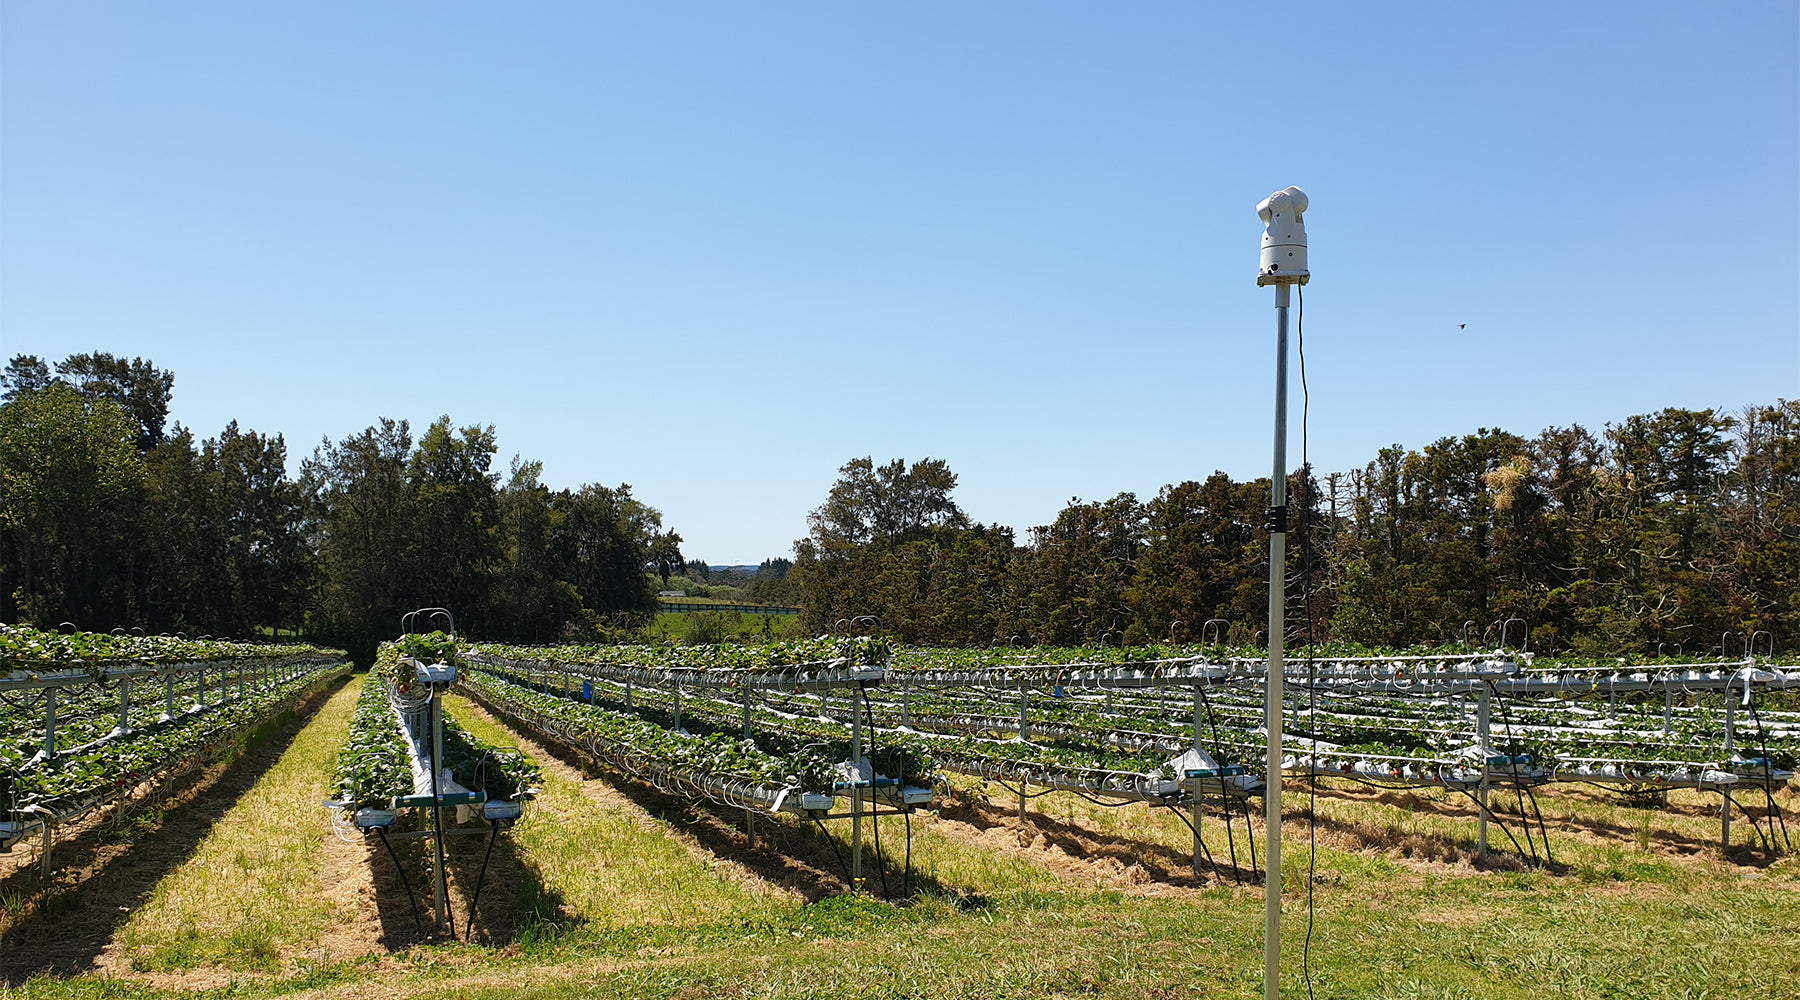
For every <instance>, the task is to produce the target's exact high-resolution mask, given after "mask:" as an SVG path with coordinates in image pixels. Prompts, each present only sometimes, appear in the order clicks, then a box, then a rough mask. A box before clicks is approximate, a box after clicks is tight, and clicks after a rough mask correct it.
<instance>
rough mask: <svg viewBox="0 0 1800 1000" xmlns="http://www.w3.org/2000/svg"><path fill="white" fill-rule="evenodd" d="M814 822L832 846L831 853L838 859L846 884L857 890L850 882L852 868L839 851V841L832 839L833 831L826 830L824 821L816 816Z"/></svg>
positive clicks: (826, 841)
mask: <svg viewBox="0 0 1800 1000" xmlns="http://www.w3.org/2000/svg"><path fill="white" fill-rule="evenodd" d="M812 821H813V823H814V824H816V825H817V826H818V828H819V833H821V834H823V835H824V837H825V843H827V844H830V845H831V853H832V854H833V855H835V856H836V857H837V863H838V870H840V871H842V872H843V873H844V884H845V885H847V886H850V887H851V888H855V886H853V885H851V882H850V866H849V865H848V864H847V863H845V861H844V855H843V852H841V851H839V850H838V846H837V841H835V840H833V839H832V838H831V831H830V830H827V829H825V823H824V821H823V820H821V819H819V817H817V816H814V817H813V818H812Z"/></svg>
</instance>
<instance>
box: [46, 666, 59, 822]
mask: <svg viewBox="0 0 1800 1000" xmlns="http://www.w3.org/2000/svg"><path fill="white" fill-rule="evenodd" d="M44 756H45V757H55V756H56V686H55V685H54V684H53V685H51V686H50V687H47V688H45V689H44ZM44 828H45V829H49V825H48V824H45V827H44Z"/></svg>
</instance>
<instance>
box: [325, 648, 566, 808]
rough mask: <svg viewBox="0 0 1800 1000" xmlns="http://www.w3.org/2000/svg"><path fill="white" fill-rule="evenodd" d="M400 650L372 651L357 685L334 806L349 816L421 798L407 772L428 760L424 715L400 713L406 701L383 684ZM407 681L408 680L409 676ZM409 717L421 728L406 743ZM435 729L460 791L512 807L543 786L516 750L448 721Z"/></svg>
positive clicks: (387, 682)
mask: <svg viewBox="0 0 1800 1000" xmlns="http://www.w3.org/2000/svg"><path fill="white" fill-rule="evenodd" d="M400 645H401V644H398V643H387V644H383V646H382V647H381V649H380V650H379V651H378V652H377V656H376V663H377V669H375V670H372V671H370V673H369V675H368V677H367V678H365V679H364V682H363V690H362V693H361V695H360V696H359V698H358V700H357V707H356V713H355V715H354V716H353V717H352V719H351V726H350V735H349V736H348V737H347V738H346V739H345V742H344V745H343V747H342V748H341V749H340V750H339V752H338V766H337V774H336V780H335V788H336V789H337V801H339V802H343V803H345V804H346V806H347V807H349V808H351V809H363V808H386V807H388V806H389V805H390V804H391V803H392V802H393V800H394V799H395V798H397V797H401V796H406V795H412V794H415V793H424V791H425V790H424V789H415V788H414V773H415V768H414V766H413V765H414V758H415V757H418V758H419V759H421V760H423V759H426V758H428V757H429V755H430V736H429V734H428V733H426V732H425V731H424V729H423V727H424V726H425V721H424V713H423V712H422V711H416V712H413V713H411V714H409V713H408V712H406V711H403V710H402V709H401V708H400V707H399V705H397V704H396V702H397V701H399V702H403V703H406V704H411V703H412V700H411V699H409V698H407V697H406V693H405V692H404V691H402V690H401V689H400V686H399V685H397V684H391V683H390V680H391V678H392V677H393V676H394V673H395V671H394V670H392V669H389V668H390V667H391V665H392V664H393V663H395V662H397V661H398V660H399V659H400V656H399V655H397V651H398V650H399V648H400ZM407 679H408V681H410V679H411V678H410V676H409V677H408V678H407ZM409 718H410V719H412V720H413V724H414V725H417V726H419V727H420V731H419V732H416V733H413V734H410V735H411V738H409V734H408V732H407V731H406V725H407V721H406V720H407V719H409ZM440 724H441V725H442V727H443V754H444V759H443V762H442V766H443V767H447V768H449V770H450V774H451V776H452V777H453V778H454V780H455V781H456V782H457V783H458V784H460V785H462V786H463V787H464V788H467V789H469V790H470V791H480V792H485V793H486V794H487V797H488V798H489V799H490V800H496V801H514V800H517V799H519V798H522V797H529V795H530V794H532V791H533V790H534V789H535V788H536V786H537V785H538V783H539V782H540V781H541V780H542V771H541V770H540V769H539V768H538V766H537V764H536V763H535V762H533V761H532V760H531V758H529V757H527V756H525V755H524V754H522V753H520V752H518V751H517V750H512V749H507V748H502V747H496V746H493V745H492V744H489V743H487V742H485V741H483V740H481V739H479V738H477V737H476V736H475V735H474V734H472V733H470V732H469V731H468V730H467V729H465V728H463V726H462V725H461V724H459V723H458V722H457V721H456V720H455V719H453V718H451V717H450V716H448V715H445V716H444V717H443V718H442V720H441V723H440ZM423 773H426V774H429V773H430V772H429V771H428V770H427V771H423Z"/></svg>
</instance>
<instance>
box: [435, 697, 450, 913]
mask: <svg viewBox="0 0 1800 1000" xmlns="http://www.w3.org/2000/svg"><path fill="white" fill-rule="evenodd" d="M443 697H444V696H443V694H442V693H440V692H438V691H435V690H434V691H432V692H431V772H432V775H433V777H432V781H431V787H432V790H433V792H436V790H437V777H436V775H437V774H438V771H439V761H442V760H443V759H444V704H443ZM440 801H441V800H440V799H439V798H433V799H432V800H431V808H432V811H433V813H434V814H435V815H434V817H433V818H434V819H436V820H437V821H438V822H437V824H436V826H437V829H440V830H441V829H442V828H443V818H444V816H443V807H442V806H441V805H440V804H439V803H440ZM433 839H435V840H436V841H437V879H436V882H437V884H436V885H435V886H433V887H432V894H433V898H434V910H435V913H436V918H437V924H436V926H438V927H442V926H444V910H445V907H446V906H447V905H448V903H449V901H448V900H447V899H445V892H444V890H445V885H444V882H445V879H446V878H447V877H448V876H449V873H448V872H446V871H444V838H443V837H442V836H438V837H435V838H433Z"/></svg>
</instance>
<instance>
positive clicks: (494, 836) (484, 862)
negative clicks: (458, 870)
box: [463, 819, 500, 940]
mask: <svg viewBox="0 0 1800 1000" xmlns="http://www.w3.org/2000/svg"><path fill="white" fill-rule="evenodd" d="M488 824H489V825H490V826H492V827H493V828H494V831H493V832H492V833H490V834H488V846H487V853H486V854H483V855H482V856H481V874H480V875H478V876H476V878H475V896H474V898H473V899H470V900H469V919H467V920H465V921H463V929H464V930H466V931H468V932H469V937H470V939H471V940H473V939H474V937H475V907H477V906H480V905H481V884H482V883H483V882H486V881H487V870H488V861H490V860H491V859H492V858H493V857H494V841H496V840H499V839H500V821H499V820H497V819H490V820H488Z"/></svg>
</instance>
